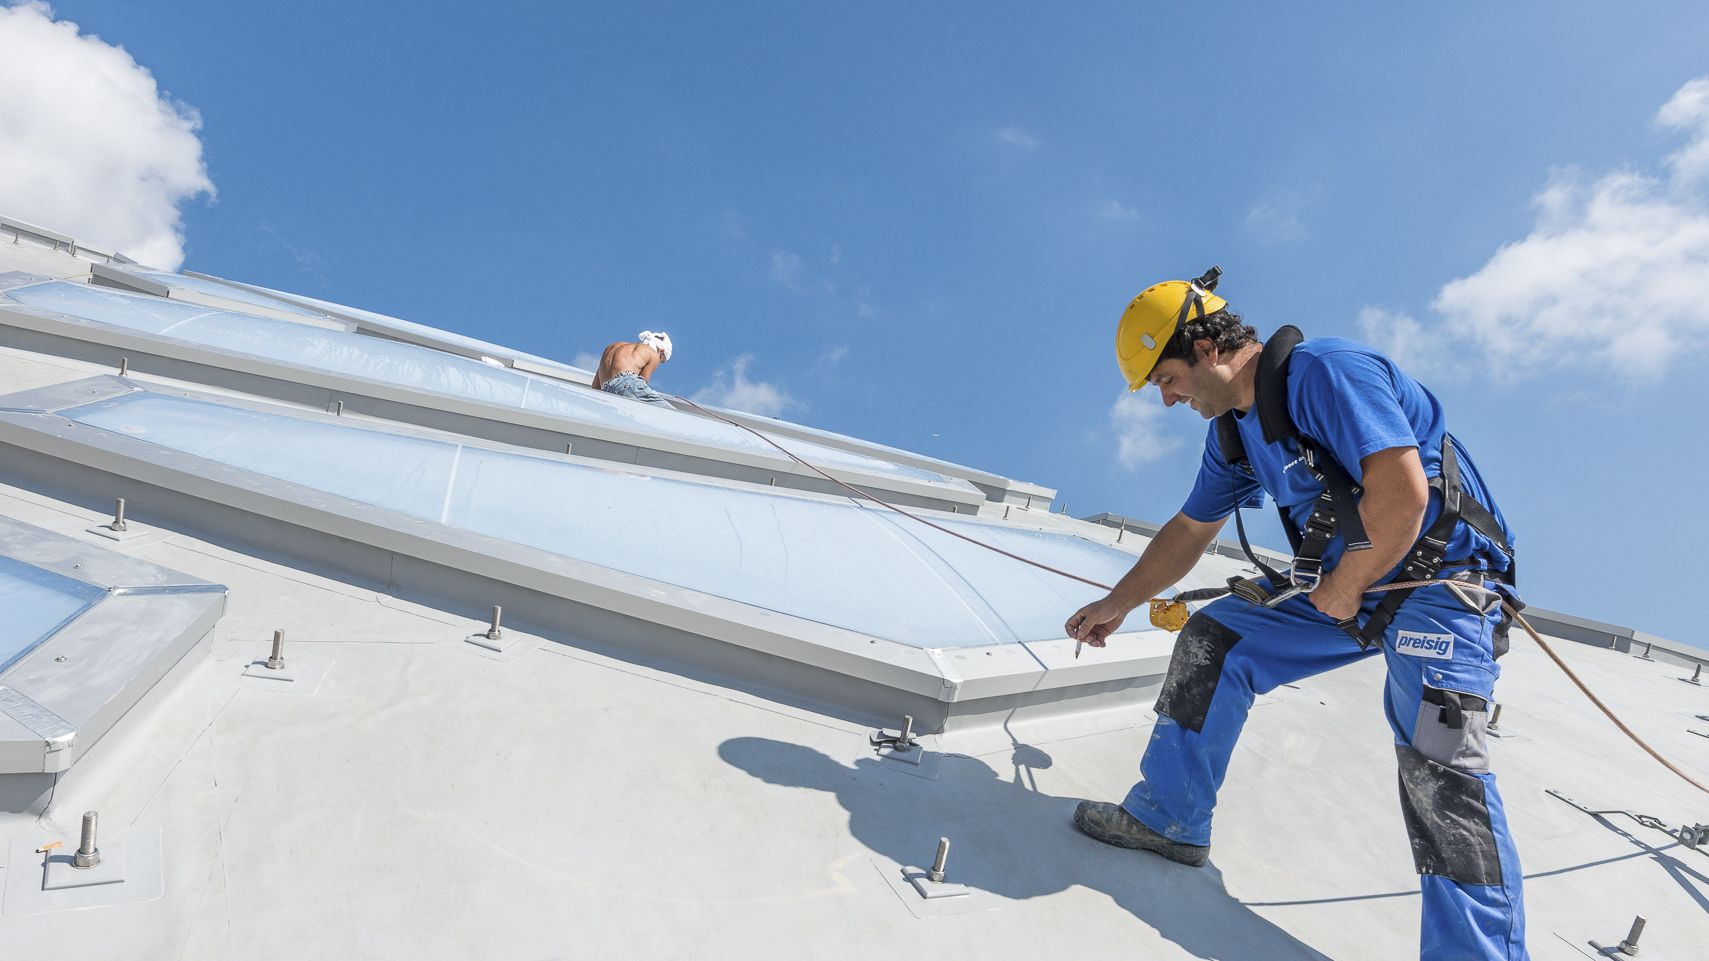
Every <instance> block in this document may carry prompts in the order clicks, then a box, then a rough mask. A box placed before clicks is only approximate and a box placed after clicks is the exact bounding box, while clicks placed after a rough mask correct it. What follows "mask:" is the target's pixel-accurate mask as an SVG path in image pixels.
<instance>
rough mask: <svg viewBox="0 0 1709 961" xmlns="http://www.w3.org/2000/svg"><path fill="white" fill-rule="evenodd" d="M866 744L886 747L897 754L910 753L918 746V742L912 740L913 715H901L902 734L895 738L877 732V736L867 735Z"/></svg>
mask: <svg viewBox="0 0 1709 961" xmlns="http://www.w3.org/2000/svg"><path fill="white" fill-rule="evenodd" d="M867 743H868V744H871V745H872V746H873V747H875V748H886V747H887V748H889V749H891V750H892V751H896V752H897V753H899V754H906V753H907V752H909V751H912V750H913V749H914V748H915V747H918V746H919V742H918V741H915V740H914V715H912V714H904V715H902V732H901V733H900V734H897V735H896V736H895V737H885V736H884V732H883V731H879V732H878V733H877V734H873V735H869V736H868V737H867Z"/></svg>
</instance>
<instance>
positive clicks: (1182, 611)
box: [1074, 597, 1193, 660]
mask: <svg viewBox="0 0 1709 961" xmlns="http://www.w3.org/2000/svg"><path fill="white" fill-rule="evenodd" d="M1192 613H1193V612H1192V611H1189V610H1187V605H1186V604H1185V603H1183V602H1181V601H1166V600H1164V599H1163V598H1161V597H1154V598H1152V599H1151V626H1152V627H1157V628H1162V629H1163V630H1165V631H1168V632H1169V633H1171V634H1174V633H1177V632H1179V631H1180V630H1181V628H1182V627H1184V626H1185V625H1186V623H1187V618H1188V617H1191V616H1192ZM1085 643H1086V641H1085V639H1084V638H1075V639H1074V659H1075V660H1079V659H1080V648H1081V647H1082V646H1084V645H1085Z"/></svg>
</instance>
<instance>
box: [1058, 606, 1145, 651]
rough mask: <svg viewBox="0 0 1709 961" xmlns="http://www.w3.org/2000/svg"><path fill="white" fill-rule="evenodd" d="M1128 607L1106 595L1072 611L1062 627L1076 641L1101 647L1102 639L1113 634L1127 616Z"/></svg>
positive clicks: (1129, 609)
mask: <svg viewBox="0 0 1709 961" xmlns="http://www.w3.org/2000/svg"><path fill="white" fill-rule="evenodd" d="M1131 610H1133V608H1131V607H1128V606H1127V605H1126V604H1123V603H1122V602H1121V601H1118V600H1116V599H1115V598H1114V597H1110V596H1106V597H1105V598H1104V599H1103V600H1099V601H1093V602H1092V603H1090V604H1087V605H1086V606H1085V607H1082V608H1080V609H1079V610H1077V611H1075V612H1074V616H1073V617H1070V618H1069V619H1068V623H1067V624H1065V625H1064V626H1063V629H1064V630H1066V631H1067V632H1068V636H1069V637H1072V638H1074V639H1075V640H1077V641H1085V642H1086V643H1087V644H1090V645H1092V646H1093V647H1103V646H1104V639H1105V638H1107V637H1109V636H1110V635H1111V634H1114V633H1115V632H1116V630H1117V629H1118V628H1120V627H1121V626H1122V621H1123V620H1125V619H1126V618H1127V615H1128V612H1129V611H1131Z"/></svg>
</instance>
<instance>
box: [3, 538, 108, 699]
mask: <svg viewBox="0 0 1709 961" xmlns="http://www.w3.org/2000/svg"><path fill="white" fill-rule="evenodd" d="M106 594H107V592H106V591H104V590H102V589H101V588H99V587H96V586H94V585H92V584H85V583H83V582H82V581H78V580H73V579H72V578H69V577H66V576H64V575H61V574H55V573H53V572H52V571H44V570H42V569H41V568H39V567H36V566H34V565H32V564H26V563H24V562H23V561H20V560H18V559H16V558H13V557H7V556H5V555H3V554H0V611H4V612H5V616H4V617H3V618H0V674H3V673H5V671H6V669H7V668H9V667H11V666H12V665H13V664H15V663H17V662H18V661H19V660H20V659H21V658H22V657H23V656H24V655H25V654H28V653H29V652H31V651H33V650H35V649H36V647H37V646H38V645H40V644H41V643H42V642H43V641H45V640H47V639H48V638H50V637H52V636H53V635H54V634H55V633H56V632H57V631H58V630H59V629H60V628H62V627H64V626H65V625H66V624H69V623H70V622H71V621H72V620H73V619H75V618H76V617H77V616H78V615H80V614H82V613H83V612H84V611H86V610H88V609H89V608H91V607H93V606H95V603H96V602H97V601H99V600H100V599H101V598H103V597H105V596H106Z"/></svg>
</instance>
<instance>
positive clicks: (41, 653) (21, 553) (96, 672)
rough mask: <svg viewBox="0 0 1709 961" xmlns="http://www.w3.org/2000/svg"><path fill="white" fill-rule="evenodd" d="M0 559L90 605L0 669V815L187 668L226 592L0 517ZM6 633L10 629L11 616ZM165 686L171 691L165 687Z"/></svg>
mask: <svg viewBox="0 0 1709 961" xmlns="http://www.w3.org/2000/svg"><path fill="white" fill-rule="evenodd" d="M0 557H5V558H10V559H13V560H15V561H17V562H21V563H22V564H26V565H28V566H29V567H30V568H33V569H36V570H39V571H41V572H43V573H44V574H45V575H47V576H51V577H53V578H55V579H59V580H63V581H65V582H68V583H73V584H75V585H78V586H80V587H82V588H86V591H85V593H87V594H88V595H89V598H90V600H89V603H87V604H86V605H85V606H83V607H81V608H80V609H78V610H77V611H76V613H75V616H73V617H72V618H70V619H69V620H67V621H65V622H64V623H62V624H59V625H57V626H56V627H55V628H54V629H53V630H52V631H51V633H49V634H47V635H46V636H45V637H44V638H42V639H41V640H40V641H39V642H37V643H35V644H33V646H31V647H29V648H28V649H27V650H26V652H25V653H24V654H23V655H22V656H21V657H19V658H17V659H16V661H15V663H13V664H11V666H10V667H7V668H5V669H3V670H0V811H14V812H16V811H21V810H26V809H28V808H29V807H30V806H32V805H34V804H36V803H38V802H39V800H40V796H41V790H42V788H43V786H44V782H43V781H42V780H41V779H39V778H34V777H31V775H41V774H54V773H58V772H63V771H66V770H67V769H69V768H70V767H71V766H72V765H73V764H75V763H76V762H77V761H78V760H79V759H80V758H81V757H82V756H83V755H85V754H86V753H87V752H88V751H89V749H90V748H91V747H93V746H94V745H95V744H96V743H97V742H98V741H99V740H100V739H101V738H102V737H103V736H104V735H106V734H107V733H108V732H109V731H111V730H112V729H113V727H114V726H115V725H116V724H117V723H118V722H119V720H120V719H121V718H123V717H124V715H125V714H126V713H127V712H128V711H130V710H131V708H132V707H134V706H135V705H136V704H137V702H138V701H140V700H141V699H142V698H143V697H144V696H146V695H147V694H149V692H150V691H153V690H155V689H156V688H157V687H162V686H163V685H161V681H162V680H163V679H165V678H166V677H167V676H168V675H169V674H171V673H173V670H174V668H176V667H178V666H179V665H180V664H185V663H186V662H194V661H195V658H191V657H189V656H188V655H190V654H191V653H192V652H193V651H197V650H205V648H206V644H205V643H204V642H205V641H206V640H207V638H208V636H209V632H210V631H211V630H212V629H213V626H214V623H215V622H216V621H217V620H218V619H219V617H220V615H221V614H222V613H224V611H225V597H226V589H225V588H224V587H223V586H221V585H218V584H211V583H208V582H206V581H203V580H200V579H198V578H194V577H189V576H187V575H184V574H179V573H177V572H175V571H171V570H168V569H166V568H163V567H159V566H157V565H154V564H150V563H148V562H146V561H141V560H137V559H135V558H131V557H127V556H125V555H123V554H119V553H116V552H114V551H111V550H108V549H105V548H102V547H99V546H96V545H92V544H88V543H85V542H83V541H80V540H77V539H75V538H71V537H67V536H64V535H62V534H56V533H53V532H51V531H47V530H43V529H42V528H39V527H35V526H32V525H29V524H25V523H23V522H21V521H17V520H13V519H11V518H8V517H4V516H0ZM7 627H8V629H12V630H17V629H18V628H19V625H18V623H17V619H16V617H14V618H12V619H9V621H8V624H7ZM165 686H170V685H165Z"/></svg>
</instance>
